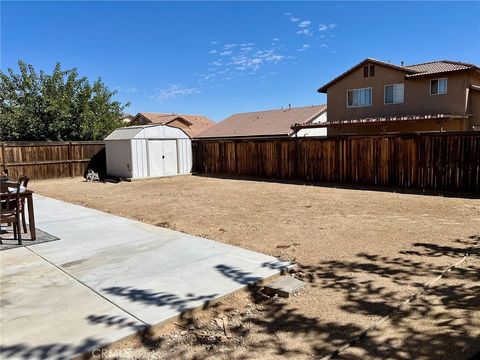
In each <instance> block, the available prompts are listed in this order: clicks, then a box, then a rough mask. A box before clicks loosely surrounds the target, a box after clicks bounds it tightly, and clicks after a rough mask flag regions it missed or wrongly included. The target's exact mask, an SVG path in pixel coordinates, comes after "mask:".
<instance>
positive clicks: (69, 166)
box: [68, 141, 73, 177]
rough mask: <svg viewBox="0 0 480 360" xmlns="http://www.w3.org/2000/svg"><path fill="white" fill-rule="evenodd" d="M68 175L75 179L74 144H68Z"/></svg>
mask: <svg viewBox="0 0 480 360" xmlns="http://www.w3.org/2000/svg"><path fill="white" fill-rule="evenodd" d="M68 175H69V176H70V177H73V164H72V142H71V141H69V142H68Z"/></svg>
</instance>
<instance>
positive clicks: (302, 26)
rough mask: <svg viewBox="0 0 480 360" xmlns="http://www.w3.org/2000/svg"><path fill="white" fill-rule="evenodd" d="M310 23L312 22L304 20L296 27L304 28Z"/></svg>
mask: <svg viewBox="0 0 480 360" xmlns="http://www.w3.org/2000/svg"><path fill="white" fill-rule="evenodd" d="M311 23H312V22H311V21H309V20H304V21H301V22H300V23H299V24H298V27H301V28H306V27H309V26H310V24H311Z"/></svg>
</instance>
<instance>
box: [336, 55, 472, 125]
mask: <svg viewBox="0 0 480 360" xmlns="http://www.w3.org/2000/svg"><path fill="white" fill-rule="evenodd" d="M405 75H406V74H405V73H404V72H402V71H400V70H396V69H392V68H389V67H384V66H381V65H378V64H376V65H375V76H374V77H367V78H364V77H363V67H360V68H359V69H357V70H355V71H354V72H352V73H351V74H349V75H347V76H346V77H345V78H343V79H341V80H339V81H338V82H337V83H335V84H333V85H331V86H330V87H329V88H328V90H327V106H328V120H329V121H338V120H345V119H355V118H366V117H377V116H388V115H422V114H438V113H446V114H459V115H463V114H464V112H465V102H466V92H465V89H466V87H467V84H468V83H469V73H468V72H466V71H460V72H457V73H449V74H448V75H438V76H431V77H419V78H410V79H405ZM443 77H447V78H448V82H447V94H443V95H430V80H431V79H435V78H443ZM396 83H403V84H404V102H403V103H402V104H384V87H385V85H390V84H396ZM365 87H371V88H372V106H371V107H359V108H347V90H351V89H358V88H365Z"/></svg>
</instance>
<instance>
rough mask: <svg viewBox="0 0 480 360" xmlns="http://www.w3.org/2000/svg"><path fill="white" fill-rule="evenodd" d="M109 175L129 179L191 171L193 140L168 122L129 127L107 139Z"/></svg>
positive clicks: (119, 130) (118, 130)
mask: <svg viewBox="0 0 480 360" xmlns="http://www.w3.org/2000/svg"><path fill="white" fill-rule="evenodd" d="M105 151H106V160H107V174H108V175H111V176H118V177H123V178H130V179H141V178H146V177H158V176H171V175H179V174H188V173H190V172H191V170H192V141H191V139H190V137H189V136H188V135H187V134H186V133H185V132H184V131H183V130H181V129H179V128H175V127H171V126H166V125H143V126H129V127H123V128H119V129H117V130H114V131H113V132H112V133H111V134H110V135H108V136H107V137H106V138H105Z"/></svg>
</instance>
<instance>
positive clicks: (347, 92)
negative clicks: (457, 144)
mask: <svg viewBox="0 0 480 360" xmlns="http://www.w3.org/2000/svg"><path fill="white" fill-rule="evenodd" d="M318 92H320V93H326V94H327V105H328V121H327V123H325V124H322V125H321V126H327V127H328V135H334V134H338V133H340V134H380V133H403V132H421V131H471V130H480V69H479V68H478V66H476V65H473V64H466V63H461V62H457V61H447V60H444V61H433V62H428V63H423V64H416V65H409V66H404V65H403V64H402V65H393V64H390V63H386V62H382V61H378V60H374V59H366V60H364V61H362V62H361V63H359V64H358V65H355V66H354V67H353V68H351V69H349V70H347V71H346V72H344V73H343V74H341V75H340V76H338V77H337V78H335V79H333V80H332V81H330V82H329V83H327V84H325V85H323V86H322V87H321V88H320V89H318ZM306 128H308V127H306Z"/></svg>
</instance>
